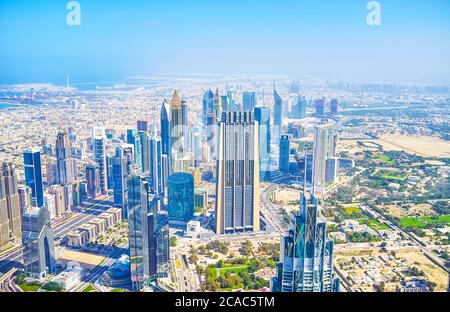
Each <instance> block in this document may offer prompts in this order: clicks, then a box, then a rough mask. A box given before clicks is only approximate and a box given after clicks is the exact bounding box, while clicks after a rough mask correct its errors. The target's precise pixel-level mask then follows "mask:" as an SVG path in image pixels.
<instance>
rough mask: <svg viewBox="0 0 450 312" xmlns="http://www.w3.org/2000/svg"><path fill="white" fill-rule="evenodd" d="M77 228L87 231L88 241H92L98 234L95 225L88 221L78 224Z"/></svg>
mask: <svg viewBox="0 0 450 312" xmlns="http://www.w3.org/2000/svg"><path fill="white" fill-rule="evenodd" d="M78 230H80V231H85V232H87V234H88V240H89V242H92V241H94V240H95V239H96V238H97V235H98V234H99V233H98V232H97V227H96V226H95V225H94V224H90V223H85V224H82V225H80V226H79V227H78Z"/></svg>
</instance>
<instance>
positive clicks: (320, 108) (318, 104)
mask: <svg viewBox="0 0 450 312" xmlns="http://www.w3.org/2000/svg"><path fill="white" fill-rule="evenodd" d="M314 107H315V108H316V113H315V116H316V117H322V116H324V115H325V98H321V99H317V100H315V101H314Z"/></svg>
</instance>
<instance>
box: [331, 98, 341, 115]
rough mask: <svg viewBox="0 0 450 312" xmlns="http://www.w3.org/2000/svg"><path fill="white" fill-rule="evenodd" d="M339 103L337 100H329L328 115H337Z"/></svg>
mask: <svg viewBox="0 0 450 312" xmlns="http://www.w3.org/2000/svg"><path fill="white" fill-rule="evenodd" d="M338 106H339V101H338V100H337V99H331V102H330V113H331V115H337V113H338Z"/></svg>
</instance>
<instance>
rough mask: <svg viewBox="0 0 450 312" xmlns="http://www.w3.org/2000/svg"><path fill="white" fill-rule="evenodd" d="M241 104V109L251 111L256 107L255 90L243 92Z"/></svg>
mask: <svg viewBox="0 0 450 312" xmlns="http://www.w3.org/2000/svg"><path fill="white" fill-rule="evenodd" d="M242 106H243V111H245V112H247V111H249V112H251V111H253V109H254V108H255V107H256V93H255V92H244V93H243V95H242Z"/></svg>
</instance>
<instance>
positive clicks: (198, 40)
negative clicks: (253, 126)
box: [0, 0, 450, 83]
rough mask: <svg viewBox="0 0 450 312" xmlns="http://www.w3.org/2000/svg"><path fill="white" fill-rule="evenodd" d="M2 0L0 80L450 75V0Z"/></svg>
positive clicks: (445, 77) (444, 78) (383, 78)
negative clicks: (71, 8)
mask: <svg viewBox="0 0 450 312" xmlns="http://www.w3.org/2000/svg"><path fill="white" fill-rule="evenodd" d="M68 2H69V1H68V0H39V1H36V0H0V42H1V43H0V83H11V82H63V81H64V80H65V76H66V73H70V75H71V77H72V80H73V81H78V82H91V81H92V82H94V81H95V82H98V81H112V80H119V79H121V78H125V77H129V76H135V75H150V74H158V73H210V74H231V73H235V74H288V75H308V76H313V77H317V78H327V77H329V78H331V79H350V80H354V79H360V80H370V81H396V80H399V81H402V80H416V81H419V80H434V81H444V82H449V81H450V1H448V0H409V1H408V0H380V1H379V2H380V4H381V6H382V25H381V26H378V27H370V26H368V25H367V23H366V16H367V13H368V11H367V10H366V5H367V3H368V1H366V0H309V1H305V0H276V1H275V0H272V1H266V0H258V1H256V0H240V1H238V0H221V1H219V0H203V1H201V0H158V1H154V0H153V1H152V0H142V1H141V0H129V1H124V0H80V1H79V3H80V4H81V26H68V25H67V24H66V16H67V13H68V11H67V10H66V5H67V3H68Z"/></svg>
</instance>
